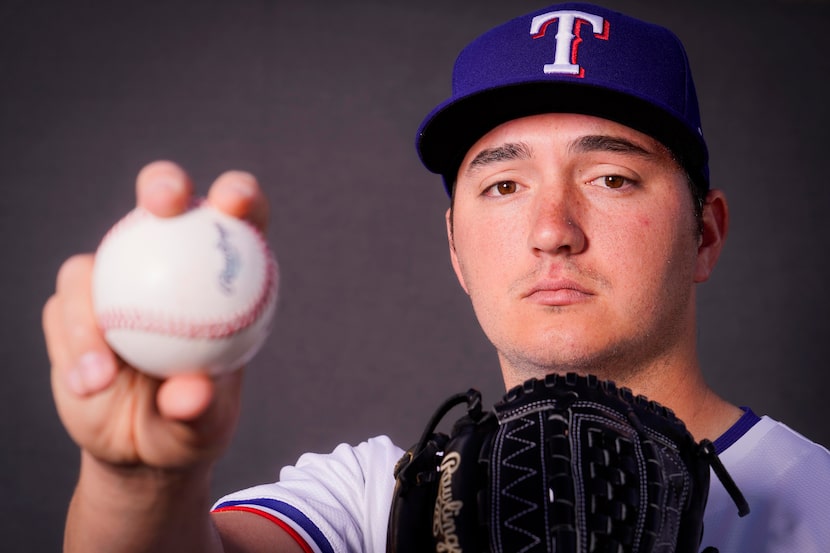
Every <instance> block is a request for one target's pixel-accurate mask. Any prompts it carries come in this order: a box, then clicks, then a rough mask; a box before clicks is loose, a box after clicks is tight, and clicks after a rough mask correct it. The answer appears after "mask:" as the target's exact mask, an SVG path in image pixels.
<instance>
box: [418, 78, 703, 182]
mask: <svg viewBox="0 0 830 553" xmlns="http://www.w3.org/2000/svg"><path fill="white" fill-rule="evenodd" d="M542 113H578V114H583V115H593V116H596V117H602V118H603V119H608V120H611V121H615V122H617V123H620V124H622V125H625V126H627V127H630V128H632V129H634V130H637V131H640V132H642V133H644V134H647V135H649V136H651V137H653V138H654V139H656V140H658V141H659V142H661V143H662V144H663V145H665V146H666V147H667V148H669V150H670V151H671V152H672V153H673V154H674V155H675V157H676V158H677V160H678V162H679V163H680V164H681V166H683V167H684V168H685V169H686V171H688V172H689V174H690V177H691V178H692V180H693V181H694V182H695V183H696V184H697V185H698V186H704V185H705V186H707V187H708V175H707V174H705V172H706V171H705V167H706V164H707V158H708V154H707V151H706V145H705V143H704V142H703V139H702V137H700V135H699V134H698V132H697V130H696V129H689V128H688V127H687V126H686V125H684V124H683V123H681V122H680V120H679V117H678V116H677V115H674V114H671V113H670V112H668V111H666V110H663V109H660V108H659V107H657V106H655V105H654V104H652V103H650V102H647V101H645V100H642V99H640V98H637V97H636V96H633V95H630V94H626V93H622V92H618V91H614V90H610V89H607V88H600V87H596V86H591V85H585V84H577V83H572V82H559V81H543V82H525V83H520V84H512V85H506V86H501V87H494V88H491V89H488V90H484V91H481V92H478V93H475V94H471V95H469V96H465V97H462V98H457V99H454V100H449V101H447V102H445V103H443V104H441V105H440V106H438V107H437V108H436V109H435V110H433V112H432V113H431V114H430V115H429V116H428V117H427V118H426V120H425V121H424V123H423V124H422V126H421V128H420V130H419V132H418V139H417V149H418V154H419V155H420V157H421V161H422V162H423V163H424V165H425V166H426V168H427V169H429V170H430V171H432V172H434V173H438V174H440V175H442V176H443V177H444V181H445V185H446V186H447V188H448V191H449V187H450V186H451V185H452V183H453V182H454V181H455V177H456V174H457V172H458V168H459V166H460V165H461V162H462V160H463V159H464V156H465V155H466V153H467V151H468V150H469V149H470V147H472V146H473V144H475V143H476V142H477V141H478V140H479V139H480V138H481V137H482V136H484V135H485V134H487V133H488V132H490V131H491V130H492V129H494V128H496V127H497V126H499V125H501V124H502V123H505V122H507V121H510V120H513V119H519V118H521V117H527V116H530V115H538V114H542Z"/></svg>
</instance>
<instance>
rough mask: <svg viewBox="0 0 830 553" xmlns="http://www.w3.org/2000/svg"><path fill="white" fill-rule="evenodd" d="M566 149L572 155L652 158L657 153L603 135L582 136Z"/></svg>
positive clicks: (619, 138) (625, 140)
mask: <svg viewBox="0 0 830 553" xmlns="http://www.w3.org/2000/svg"><path fill="white" fill-rule="evenodd" d="M568 149H569V150H570V151H571V152H572V153H590V152H617V153H621V154H634V155H637V156H642V157H654V156H655V155H657V152H653V151H650V150H648V149H646V147H644V146H641V145H640V144H637V143H636V142H632V141H631V140H628V139H627V138H622V137H620V136H611V135H604V134H597V135H593V134H591V135H586V136H582V137H580V138H578V139H577V140H575V141H573V142H572V143H571V144H570V146H569V147H568Z"/></svg>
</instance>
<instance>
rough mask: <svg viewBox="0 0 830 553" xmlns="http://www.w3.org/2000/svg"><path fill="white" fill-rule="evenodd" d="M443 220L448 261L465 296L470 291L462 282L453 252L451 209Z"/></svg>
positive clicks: (458, 265) (455, 255) (459, 267)
mask: <svg viewBox="0 0 830 553" xmlns="http://www.w3.org/2000/svg"><path fill="white" fill-rule="evenodd" d="M444 218H445V219H446V222H447V242H448V243H449V247H450V261H451V262H452V268H453V270H454V271H455V276H456V278H457V279H458V283H459V284H461V287H462V288H463V289H464V291H465V292H467V294H468V295H469V294H470V291H469V290H467V283H466V282H464V275H463V273H462V272H461V265H460V264H459V262H458V254H457V253H456V251H455V239H454V238H453V225H452V207H450V208H449V209H448V210H447V213H446V215H444Z"/></svg>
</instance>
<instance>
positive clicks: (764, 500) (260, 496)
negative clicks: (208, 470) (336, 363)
mask: <svg viewBox="0 0 830 553" xmlns="http://www.w3.org/2000/svg"><path fill="white" fill-rule="evenodd" d="M715 446H716V449H717V450H718V452H719V454H720V458H721V460H722V461H723V464H724V466H726V468H727V470H728V471H729V473H730V474H731V476H732V478H733V479H734V480H735V482H736V483H737V485H738V487H739V488H740V489H741V491H742V492H743V493H744V495H745V496H746V499H747V501H748V502H749V505H750V509H751V513H750V514H749V515H748V516H746V517H744V518H739V517H738V513H737V508H736V507H735V504H734V503H733V501H732V500H731V499H730V497H729V495H728V494H727V493H726V491H725V490H724V488H723V486H722V485H721V484H720V481H719V480H718V479H717V478H716V477H715V476H714V475H712V484H711V486H710V492H709V501H708V503H707V505H706V513H705V518H704V535H703V542H702V546H715V547H717V548H718V549H719V550H720V553H746V552H748V551H752V552H753V553H794V552H798V553H827V552H828V551H830V452H828V451H827V450H826V449H825V448H823V447H821V446H820V445H818V444H815V443H813V442H810V441H809V440H807V439H805V438H804V437H802V436H801V435H800V434H798V433H796V432H794V431H793V430H791V429H790V428H788V427H787V426H785V425H783V424H781V423H779V422H777V421H775V420H773V419H771V418H769V417H761V418H759V417H757V416H755V415H754V414H753V413H752V412H751V411H749V410H747V412H746V414H745V415H744V416H743V417H742V418H741V420H739V421H738V422H737V423H736V424H735V425H734V426H733V427H732V428H730V430H729V431H727V432H726V433H724V435H723V436H721V437H720V438H719V439H718V440H716V441H715ZM402 454H403V450H402V449H401V448H399V447H397V446H395V445H394V444H392V442H391V441H390V440H389V438H387V437H386V436H380V437H376V438H372V439H370V440H368V441H367V442H364V443H362V444H360V445H358V446H357V447H350V446H347V445H345V444H343V445H340V446H338V447H337V448H336V449H335V450H334V451H333V452H332V453H330V454H327V455H317V454H305V455H303V456H302V457H300V459H299V460H298V461H297V464H296V465H295V466H289V467H285V468H284V469H282V471H281V472H280V480H279V482H275V483H272V484H265V485H261V486H256V487H253V488H249V489H247V490H242V491H239V492H236V493H233V494H231V495H228V496H226V497H224V498H222V499H221V500H220V501H219V502H217V504H216V505H215V506H214V510H215V511H223V510H245V511H250V512H255V513H257V514H259V515H261V516H264V517H266V518H268V519H270V520H271V521H273V522H274V523H275V524H278V525H279V526H281V527H282V528H284V529H285V530H286V531H288V532H289V533H290V534H291V535H292V536H294V539H295V540H296V541H297V543H299V544H300V545H301V546H302V547H303V550H304V551H307V552H320V553H330V552H331V553H333V552H337V553H347V552H348V553H354V552H365V553H379V552H382V551H385V550H386V525H387V520H388V518H389V508H390V504H391V501H392V494H393V490H394V486H395V481H394V478H393V476H392V470H393V467H394V466H395V463H396V462H397V460H398V459H399V458H400V457H401V455H402Z"/></svg>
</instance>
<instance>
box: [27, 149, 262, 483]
mask: <svg viewBox="0 0 830 553" xmlns="http://www.w3.org/2000/svg"><path fill="white" fill-rule="evenodd" d="M192 193H193V184H192V182H191V181H190V179H189V177H188V176H187V174H186V173H185V172H184V171H183V170H182V169H181V168H180V167H179V166H177V165H176V164H174V163H171V162H167V161H159V162H155V163H151V164H150V165H147V166H146V167H144V169H142V170H141V172H140V173H139V175H138V178H137V182H136V196H137V202H138V205H139V206H141V207H143V208H145V209H147V210H149V211H150V212H152V213H154V214H155V215H158V216H161V217H173V216H176V215H178V214H180V213H182V212H184V211H185V210H186V209H187V207H188V205H190V203H191V196H192ZM207 201H208V203H210V204H211V205H213V206H214V207H216V208H218V209H220V210H221V211H224V212H226V213H228V214H230V215H233V216H235V217H239V218H243V219H247V220H248V221H250V222H251V223H252V224H254V225H255V226H256V227H258V228H259V229H261V230H264V227H265V225H266V224H267V220H268V204H267V201H266V200H265V197H264V196H263V194H262V192H261V190H260V189H259V186H258V184H257V182H256V179H255V178H254V177H253V176H251V175H250V174H248V173H244V172H238V171H231V172H227V173H224V174H223V175H221V176H220V177H219V178H218V179H217V180H216V181H215V182H214V183H213V185H212V187H211V188H210V191H209V193H208V196H207ZM93 263H94V257H93V255H90V254H84V255H77V256H74V257H72V258H70V259H69V260H67V261H66V262H65V263H64V264H63V266H62V267H61V269H60V271H59V273H58V278H57V286H56V291H55V294H54V295H53V296H52V297H51V298H50V299H49V300H48V302H47V303H46V306H45V307H44V311H43V328H44V335H45V337H46V345H47V349H48V353H49V359H50V362H51V365H52V389H53V394H54V397H55V402H56V404H57V408H58V412H59V414H60V416H61V419H62V421H63V424H64V425H65V426H66V428H67V430H68V431H69V433H70V435H71V436H72V438H73V439H74V440H75V441H76V442H77V443H78V445H79V446H80V447H81V448H82V449H83V450H84V452H85V453H86V454H89V455H91V456H92V457H93V458H94V459H95V460H97V461H99V462H102V463H105V464H107V465H113V466H142V467H151V468H155V469H181V468H186V467H189V466H194V465H197V464H204V463H208V464H209V463H211V462H212V461H213V460H215V459H216V458H217V457H218V456H219V455H220V454H221V452H222V451H224V449H225V447H226V446H227V443H228V441H229V440H230V437H231V435H232V433H233V430H234V428H235V426H236V420H237V415H238V407H239V391H240V385H241V377H242V371H241V370H238V371H234V372H232V373H229V374H227V375H223V376H221V377H218V378H210V377H208V376H206V375H204V374H196V373H194V374H185V375H178V376H173V377H170V378H168V379H166V380H164V381H161V380H158V379H156V378H153V377H149V376H147V375H145V374H143V373H141V372H138V371H136V370H135V369H133V368H132V367H129V366H127V365H126V364H125V363H124V362H123V361H122V360H120V359H119V358H118V357H117V356H116V355H115V354H114V353H113V352H112V350H111V349H110V348H109V347H108V346H107V344H106V342H105V341H104V337H103V335H102V333H101V331H100V330H99V328H98V326H97V323H96V320H95V316H94V313H93V307H92V297H91V277H92V267H93Z"/></svg>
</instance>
